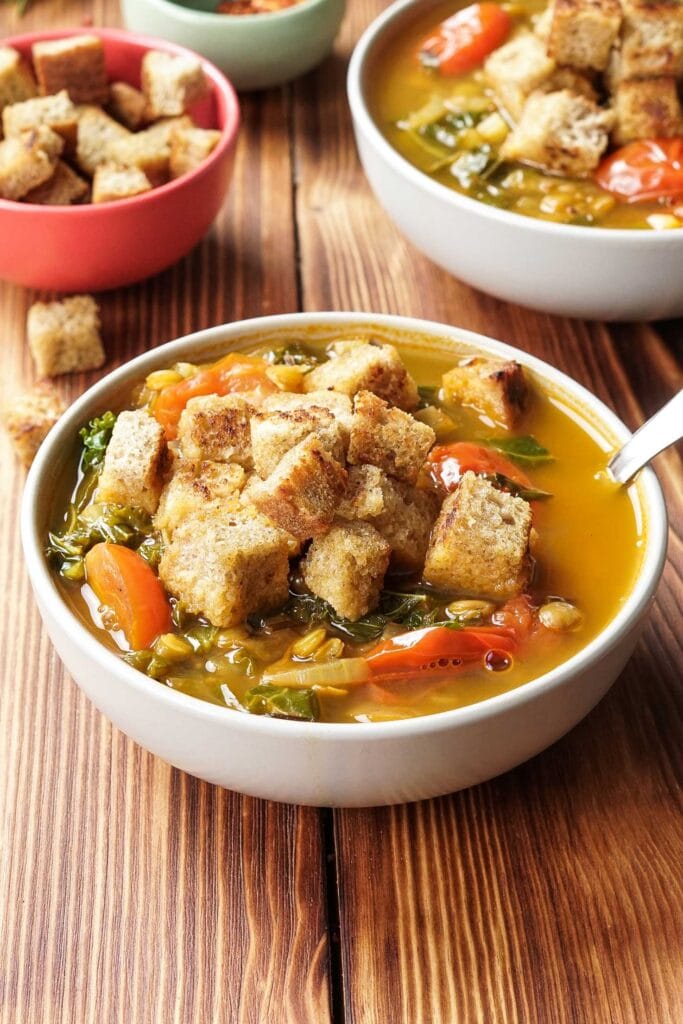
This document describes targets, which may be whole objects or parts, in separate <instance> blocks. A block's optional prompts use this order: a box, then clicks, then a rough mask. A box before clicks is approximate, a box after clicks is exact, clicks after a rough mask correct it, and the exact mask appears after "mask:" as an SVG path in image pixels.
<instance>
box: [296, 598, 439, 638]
mask: <svg viewBox="0 0 683 1024" xmlns="http://www.w3.org/2000/svg"><path fill="white" fill-rule="evenodd" d="M283 612H284V614H285V615H291V616H292V618H294V619H296V620H297V621H298V622H304V623H306V624H307V625H309V624H311V623H315V622H324V623H327V624H328V625H330V626H331V627H332V628H333V629H335V630H336V631H337V632H338V633H340V634H341V635H342V636H343V637H344V638H345V639H346V640H351V641H353V642H354V643H360V644H365V643H369V642H370V641H372V640H377V639H379V637H381V636H382V634H383V632H384V630H385V628H386V625H387V623H389V622H395V623H397V624H399V625H401V626H406V627H407V628H408V629H421V628H423V627H424V626H431V625H446V626H449V627H450V626H452V623H451V621H450V620H446V621H443V620H442V619H441V611H440V609H439V605H438V603H437V602H436V600H435V598H434V597H433V596H432V595H430V594H427V593H422V592H420V591H413V592H409V593H406V592H403V591H399V590H384V591H383V592H382V595H381V597H380V603H379V608H378V610H377V611H376V612H372V613H371V614H369V615H364V616H363V617H362V618H361V619H358V620H357V621H355V622H352V621H351V620H350V619H344V618H342V617H341V616H339V615H337V613H336V612H335V610H334V608H332V607H331V605H329V604H328V603H327V602H326V601H323V600H321V598H319V597H314V595H313V594H292V596H291V597H290V599H289V601H288V602H287V604H286V605H285V607H284V609H283ZM453 628H457V626H453Z"/></svg>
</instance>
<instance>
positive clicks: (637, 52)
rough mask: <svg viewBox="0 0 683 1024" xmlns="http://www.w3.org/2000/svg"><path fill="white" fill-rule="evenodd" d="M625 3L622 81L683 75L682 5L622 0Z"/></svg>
mask: <svg viewBox="0 0 683 1024" xmlns="http://www.w3.org/2000/svg"><path fill="white" fill-rule="evenodd" d="M622 3H623V9H624V23H623V26H622V31H621V51H620V56H621V74H622V77H623V78H650V77H654V76H658V75H666V76H668V75H674V76H679V75H681V74H683V4H681V3H680V0H622Z"/></svg>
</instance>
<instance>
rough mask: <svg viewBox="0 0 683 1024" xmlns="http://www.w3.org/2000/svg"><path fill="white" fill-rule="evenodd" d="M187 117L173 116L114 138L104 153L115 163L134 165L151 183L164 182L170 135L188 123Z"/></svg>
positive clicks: (167, 174)
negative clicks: (119, 137)
mask: <svg viewBox="0 0 683 1024" xmlns="http://www.w3.org/2000/svg"><path fill="white" fill-rule="evenodd" d="M191 123H192V122H191V121H190V119H189V117H174V118H168V119H166V120H164V121H158V122H157V123H156V124H153V125H150V126H149V128H145V130H144V131H141V132H136V133H135V134H134V135H128V136H127V138H121V139H115V140H114V141H113V142H112V143H111V144H110V145H109V147H108V149H107V152H108V153H109V157H110V158H111V159H112V160H115V161H116V162H117V163H121V164H126V165H129V166H131V167H138V168H139V169H140V170H141V171H143V172H144V173H145V174H146V175H147V177H148V178H149V180H150V181H151V182H152V184H153V185H155V186H156V185H163V184H164V182H166V181H168V177H169V173H170V171H169V162H170V158H171V137H172V135H173V132H174V131H175V130H176V129H179V128H181V127H182V128H185V127H188V126H189V125H191Z"/></svg>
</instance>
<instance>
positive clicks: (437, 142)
mask: <svg viewBox="0 0 683 1024" xmlns="http://www.w3.org/2000/svg"><path fill="white" fill-rule="evenodd" d="M499 6H500V7H501V8H502V9H503V10H505V11H507V12H509V14H510V17H511V22H512V27H511V35H510V38H514V36H515V35H516V34H518V33H520V32H524V31H528V30H529V29H530V28H532V27H533V23H534V22H533V19H535V18H537V17H538V15H539V14H540V13H541V12H542V11H543V10H544V9H545V7H546V4H545V3H544V2H543V0H515V2H514V3H507V4H506V3H503V4H500V5H499ZM465 7H466V4H465V3H460V4H457V3H453V0H450V2H448V3H440V4H436V5H433V6H428V8H427V9H426V10H424V9H423V8H420V10H419V11H418V12H417V13H416V14H415V16H414V17H412V18H410V17H408V18H406V19H404V20H403V22H402V23H401V25H400V26H399V27H398V28H397V30H396V31H395V32H394V33H393V34H390V37H389V38H388V39H387V40H386V42H385V43H384V44H383V46H382V48H381V49H380V50H379V51H378V52H377V53H376V55H375V58H374V61H373V62H372V64H371V66H370V69H369V74H370V77H369V83H368V102H369V107H370V110H371V112H372V115H373V117H374V119H375V122H376V124H377V125H378V127H379V129H380V130H381V132H382V133H383V134H384V136H385V137H386V139H387V140H388V142H390V143H391V145H392V146H393V147H394V148H395V149H396V150H397V151H398V152H399V153H400V154H401V155H402V156H403V157H405V159H406V160H408V161H409V162H410V163H411V164H413V165H414V166H415V167H417V168H418V169H419V170H420V171H423V172H424V173H425V174H427V175H429V177H431V178H432V179H433V180H434V181H438V182H439V183H440V184H442V185H445V186H446V187H447V188H450V189H453V190H454V191H456V192H460V193H461V194H462V195H466V196H469V197H471V198H473V199H476V200H479V201H481V202H484V203H487V204H489V205H492V206H496V207H498V208H500V209H504V210H510V211H512V212H514V213H519V214H523V215H525V216H530V217H537V218H540V219H542V220H551V221H556V222H558V223H563V224H575V225H590V226H595V227H610V228H644V229H652V228H656V229H660V228H672V227H679V226H683V163H682V160H681V158H682V157H683V150H681V147H680V142H681V140H680V139H669V140H663V145H664V146H665V147H667V148H668V150H669V156H668V158H669V160H670V162H671V164H672V168H671V170H670V172H669V173H670V177H671V179H672V180H673V181H674V182H675V184H676V188H677V191H676V192H675V193H674V194H669V195H662V196H660V197H659V198H653V199H650V200H649V201H638V202H636V201H631V202H627V201H625V200H623V199H622V198H619V196H618V195H615V194H613V193H611V192H608V191H605V189H603V188H601V187H600V186H599V185H598V184H597V183H596V181H595V180H593V179H592V178H581V179H579V178H567V177H560V176H557V175H554V174H549V173H546V172H544V171H543V170H542V169H538V168H535V167H532V166H528V165H524V164H523V163H518V162H516V161H506V160H502V159H501V156H500V148H501V146H502V144H503V142H504V140H505V139H506V137H507V136H508V133H509V131H510V127H511V124H512V122H511V120H510V117H509V115H508V114H507V113H506V112H505V111H504V110H503V111H501V110H499V108H498V106H497V105H496V102H495V99H494V95H493V91H492V89H491V88H490V85H489V83H488V82H487V80H486V75H485V73H484V71H483V68H482V64H483V61H482V62H481V63H480V64H479V65H478V66H477V67H475V68H474V69H472V70H469V71H466V72H464V73H462V74H456V75H450V74H441V73H440V72H439V70H438V68H437V67H434V68H429V67H425V66H424V65H423V64H422V63H421V62H420V60H419V59H418V50H419V49H420V46H421V45H422V44H423V42H424V40H425V39H427V38H428V37H429V35H430V33H431V32H433V31H434V30H435V29H436V28H437V27H438V25H439V23H440V22H442V21H443V20H444V19H446V18H448V17H449V16H450V15H452V14H453V12H456V11H459V10H462V9H463V8H465ZM631 145H632V146H637V147H639V149H638V151H637V152H636V151H635V150H633V151H632V152H631V153H630V154H629V153H626V150H628V149H629V147H625V148H624V149H623V150H620V151H619V152H620V153H624V159H625V162H626V165H627V167H626V169H627V170H629V166H628V165H629V161H635V162H639V161H640V162H642V161H643V160H644V157H643V152H642V150H643V149H644V147H645V146H646V143H645V142H643V143H634V144H631ZM661 158H662V154H660V153H658V154H655V156H654V157H653V160H654V161H655V162H656V161H657V160H661ZM648 159H649V158H648ZM649 169H650V168H649V165H648V170H649ZM632 173H637V172H635V171H632ZM667 180H668V179H667Z"/></svg>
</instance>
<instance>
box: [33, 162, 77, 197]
mask: <svg viewBox="0 0 683 1024" xmlns="http://www.w3.org/2000/svg"><path fill="white" fill-rule="evenodd" d="M88 192H89V188H88V183H87V181H84V180H83V178H81V177H80V176H79V175H78V174H76V172H75V171H72V170H71V168H70V167H69V165H68V164H65V163H64V161H63V160H58V161H57V163H56V165H55V169H54V172H53V174H52V177H51V178H48V180H47V181H46V182H44V184H42V185H38V187H37V188H34V189H32V190H31V191H30V192H27V193H26V195H25V196H24V202H25V203H37V204H38V205H39V206H71V205H73V204H74V203H80V202H82V200H84V199H85V198H86V196H87V195H88Z"/></svg>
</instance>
